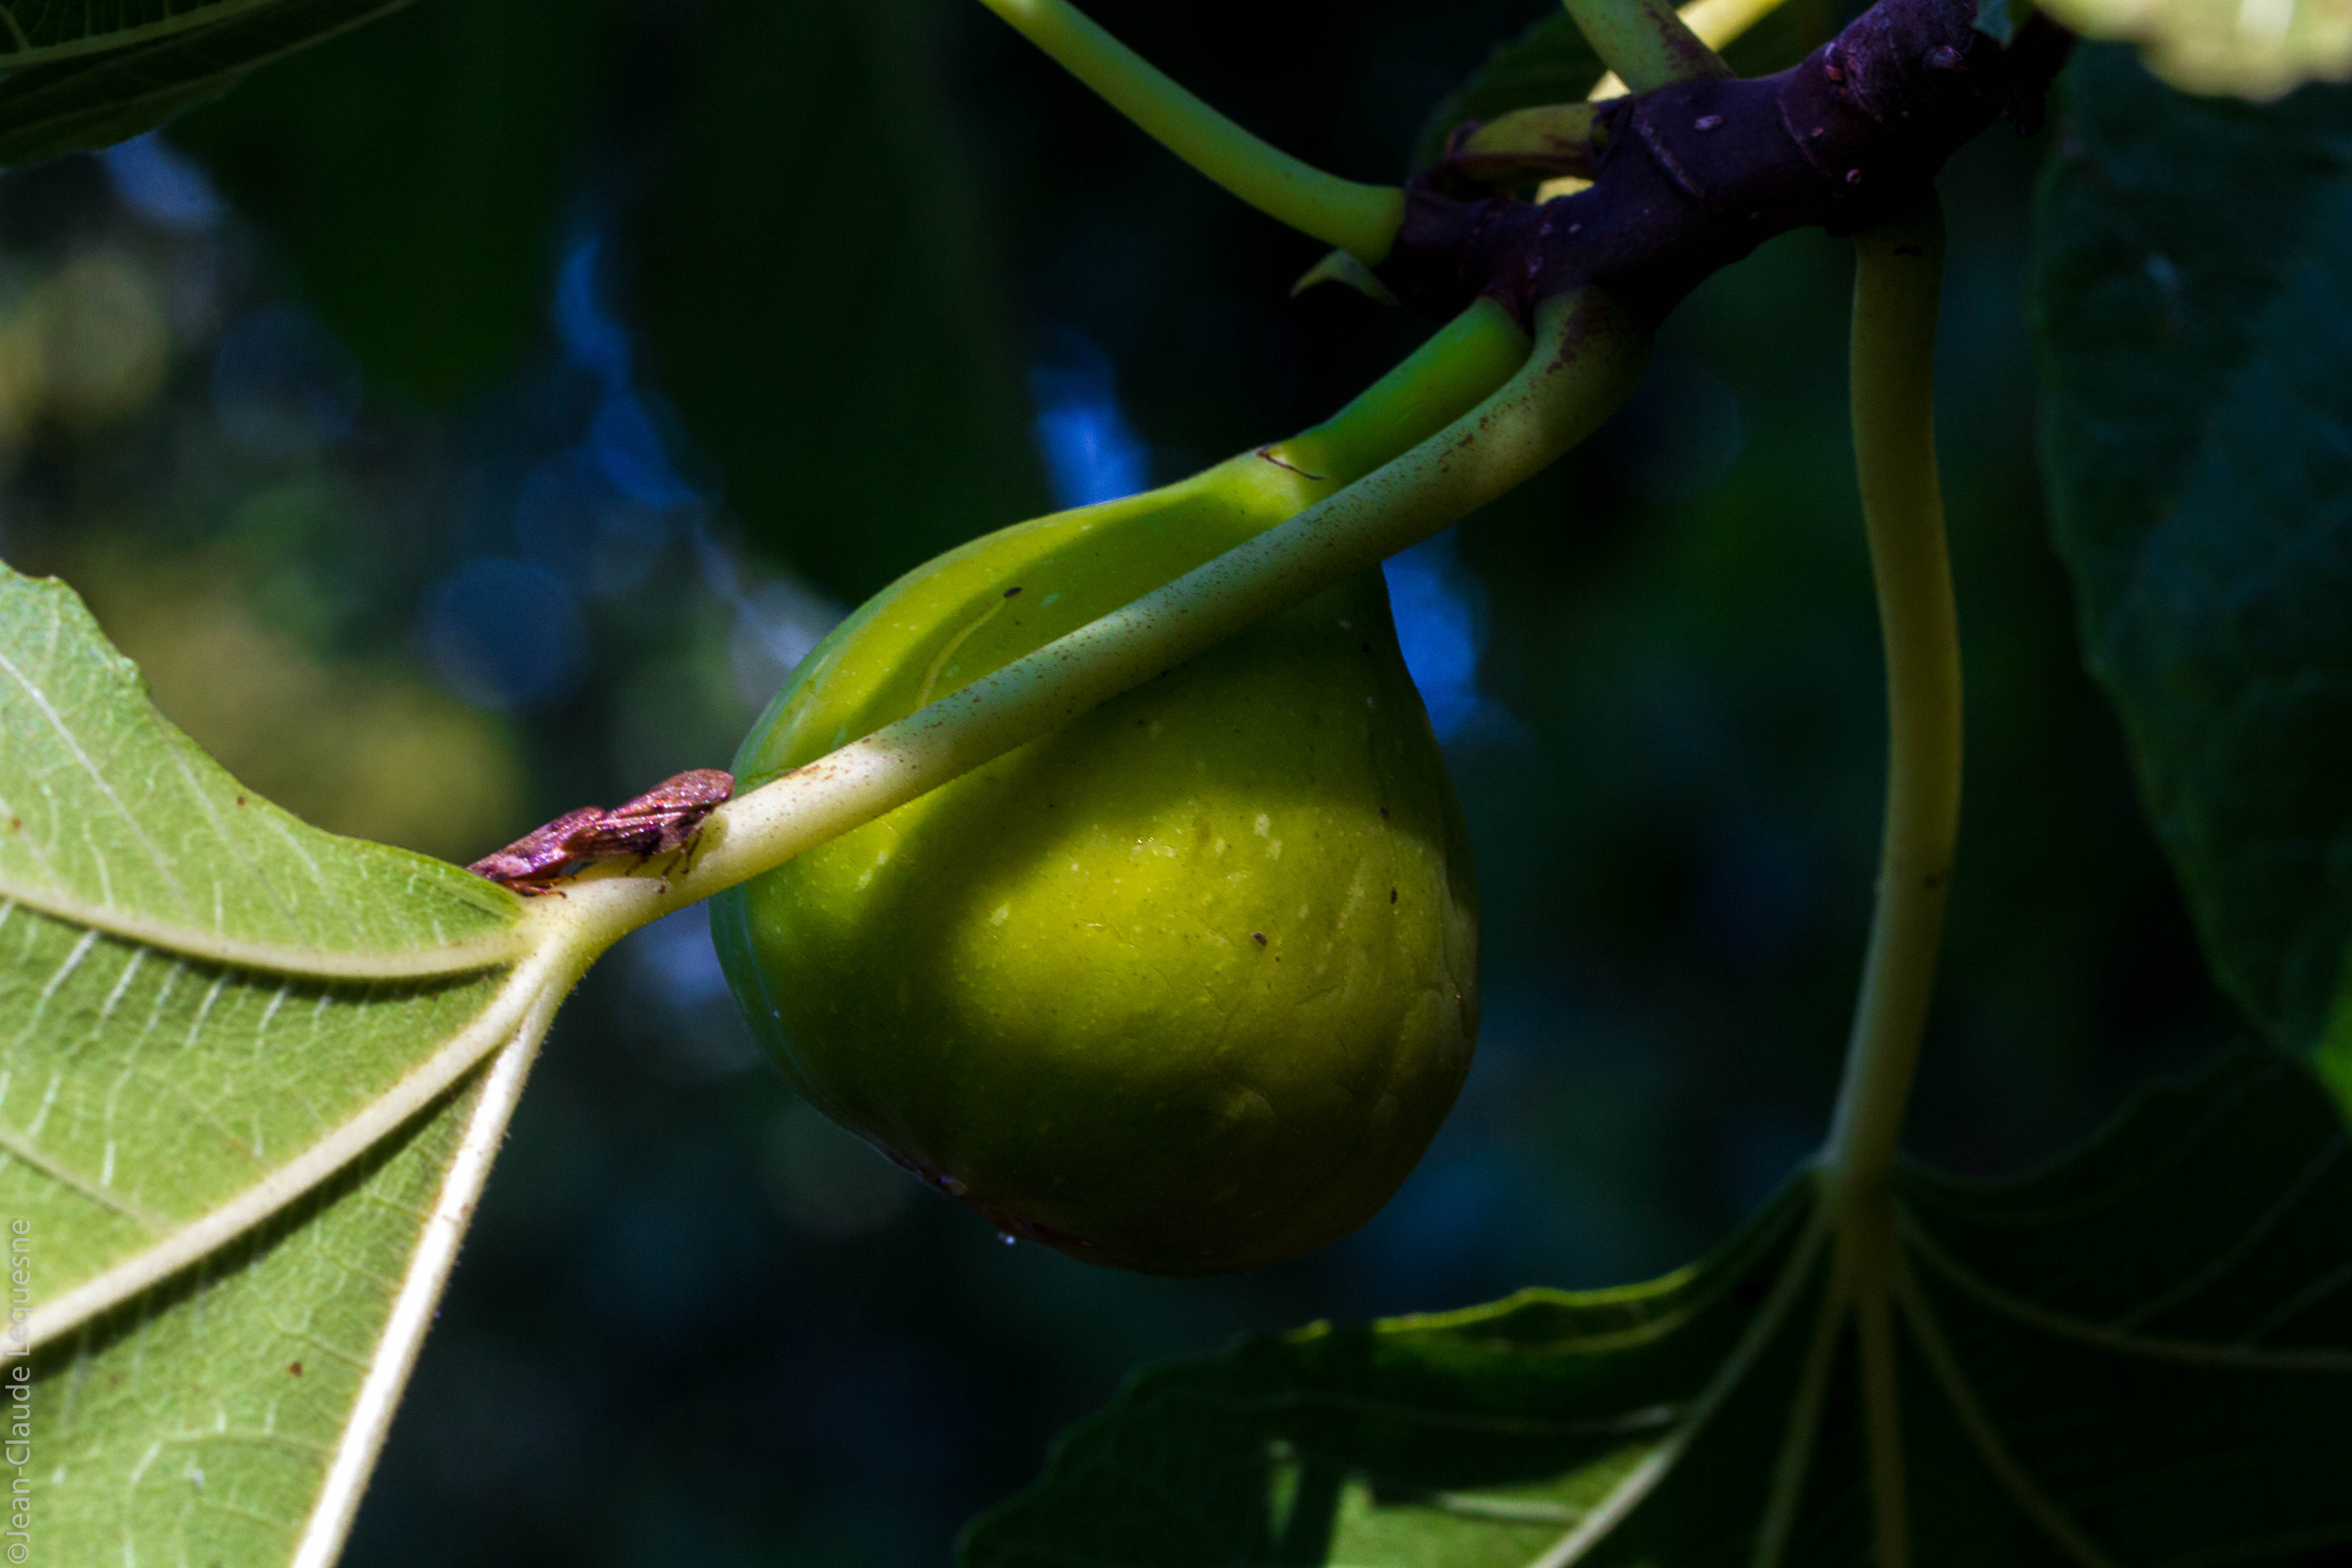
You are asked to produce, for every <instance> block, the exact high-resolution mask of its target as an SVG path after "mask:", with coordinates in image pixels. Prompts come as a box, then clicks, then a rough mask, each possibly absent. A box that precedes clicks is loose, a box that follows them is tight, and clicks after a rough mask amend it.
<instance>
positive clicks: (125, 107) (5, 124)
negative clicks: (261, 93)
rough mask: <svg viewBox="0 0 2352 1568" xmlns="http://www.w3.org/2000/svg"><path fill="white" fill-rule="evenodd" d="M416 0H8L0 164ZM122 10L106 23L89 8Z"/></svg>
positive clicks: (221, 84) (108, 13)
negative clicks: (64, 0)
mask: <svg viewBox="0 0 2352 1568" xmlns="http://www.w3.org/2000/svg"><path fill="white" fill-rule="evenodd" d="M407 3H408V0H209V3H208V4H205V5H179V6H176V7H173V6H167V5H163V4H161V3H154V4H149V5H129V6H124V7H121V8H117V7H112V6H100V5H90V4H87V3H85V4H80V5H58V4H42V3H40V0H18V3H17V4H16V5H14V6H13V7H11V6H8V5H5V4H0V11H5V12H6V13H7V14H9V15H10V16H13V17H14V18H15V20H16V26H17V29H18V30H19V31H20V32H22V33H23V34H24V35H25V37H27V38H29V39H30V40H31V42H32V44H33V45H34V46H35V47H32V48H30V49H27V48H26V47H24V46H23V45H22V44H20V43H19V42H18V41H17V38H16V36H15V35H13V34H10V33H8V31H7V30H6V29H5V27H0V70H5V75H0V164H15V163H36V162H37V161H39V160H41V159H43V158H49V157H54V156H56V155H57V154H58V153H68V152H71V151H73V150H75V149H76V148H81V147H103V146H107V145H109V144H110V143H112V142H120V141H122V140H124V139H125V138H127V137H131V136H135V135H137V134H139V133H140V132H142V131H148V130H152V128H154V127H155V126H157V125H160V124H162V123H163V121H166V120H168V119H170V118H171V117H172V116H173V115H174V114H176V113H178V112H179V111H180V110H184V109H186V108H189V107H191V106H192V105H194V104H198V103H202V102H204V101H205V100H207V99H210V98H214V97H216V96H218V95H219V94H221V93H223V92H226V91H227V90H228V89H230V88H232V87H234V86H236V84H237V82H238V81H240V80H242V79H244V77H245V75H246V73H247V72H248V71H250V70H252V69H254V68H256V67H258V66H262V65H266V64H268V62H270V61H271V60H274V59H277V58H279V57H281V56H284V55H287V54H290V53H292V52H293V51H295V50H297V49H299V48H302V47H306V46H308V45H310V44H314V43H317V42H319V41H320V39H322V38H327V37H332V36H334V35H335V34H337V33H340V32H341V31H343V30H344V29H345V28H348V27H353V26H358V25H360V24H361V23H362V22H365V21H367V20H369V19H371V18H372V17H374V16H381V15H383V13H385V12H387V11H391V10H395V9H397V8H399V7H400V6H402V5H406V4H407ZM92 16H105V17H110V18H112V17H120V18H121V26H96V25H94V24H93V23H91V22H90V21H89V18H90V17H92Z"/></svg>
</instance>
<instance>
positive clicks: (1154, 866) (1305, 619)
mask: <svg viewBox="0 0 2352 1568" xmlns="http://www.w3.org/2000/svg"><path fill="white" fill-rule="evenodd" d="M1256 460H1257V459H1255V458H1237V459H1235V460H1234V464H1229V465H1226V466H1225V467H1224V468H1220V469H1212V470H1210V471H1209V472H1208V473H1207V474H1204V475H1202V476H1200V478H1199V479H1195V480H1192V481H1189V482H1188V485H1186V486H1179V487H1173V488H1172V489H1171V490H1167V491H1161V492H1158V493H1157V494H1155V495H1151V496H1145V497H1139V498H1136V499H1135V500H1133V501H1127V502H1114V503H1111V504H1110V505H1108V506H1104V507H1096V508H1090V509H1087V510H1081V511H1077V512H1071V513H1064V514H1061V515H1058V516H1055V517H1049V518H1045V519H1042V520H1040V521H1035V522H1031V523H1025V524H1022V525H1020V526H1017V527H1014V528H1011V529H1007V530H1005V531H1003V532H1000V533H996V534H993V535H991V536H989V537H987V538H985V539H982V540H980V541H977V542H974V543H973V544H971V545H968V546H966V547H964V548H963V549H961V550H959V551H957V552H952V553H951V554H950V555H947V556H943V557H941V558H940V560H938V561H936V562H934V563H930V564H929V565H927V566H925V567H922V568H919V570H917V571H916V572H914V573H912V574H909V575H908V576H907V577H906V578H903V579H901V580H900V581H899V582H898V583H897V584H893V585H892V586H891V587H889V588H887V589H886V590H885V591H884V592H883V593H882V594H880V595H877V597H876V598H875V599H873V600H872V601H870V602H868V603H867V604H866V605H865V606H864V607H863V608H862V609H860V610H859V611H858V612H857V613H856V615H855V616H852V617H851V619H850V620H848V621H847V622H845V624H844V625H843V626H841V627H840V628H839V629H838V630H836V631H835V633H834V635H833V636H832V637H830V638H828V639H827V640H826V641H825V642H824V644H823V645H821V646H820V647H818V648H817V649H816V650H815V651H814V653H812V654H811V655H810V657H809V658H808V659H807V660H806V661H805V662H804V663H803V665H802V666H801V668H800V669H799V670H798V671H797V672H796V674H795V676H794V679H793V680H792V681H791V682H790V683H789V684H788V686H787V688H786V689H785V690H784V691H783V692H782V694H781V695H780V696H779V698H778V699H777V700H776V702H775V703H774V704H773V705H772V707H771V709H770V710H769V711H768V713H767V714H766V715H765V716H764V717H763V718H762V719H761V721H760V723H759V724H758V725H757V727H755V728H754V729H753V731H751V735H750V737H749V738H748V739H747V740H746V741H745V742H744V743H743V747H742V750H741V752H740V753H739V754H738V756H737V758H736V762H735V772H736V773H737V775H738V777H739V778H740V779H741V780H742V787H743V788H745V789H750V788H752V787H755V786H756V785H757V784H759V783H761V781H763V780H765V779H767V778H772V777H773V776H775V775H776V774H778V773H783V772H786V771H788V770H790V769H792V768H794V767H797V766H799V765H801V764H802V763H807V762H810V761H812V760H814V758H816V757H818V756H821V755H823V754H824V752H827V751H829V750H832V749H833V748H834V747H835V746H838V745H840V744H842V743H844V742H846V741H849V740H852V739H855V738H856V737H857V736H860V735H863V734H865V733H867V732H868V731H872V730H874V729H876V728H877V727H878V726H880V725H882V724H884V723H887V722H889V721H892V720H895V719H898V718H899V717H902V716H903V715H905V714H907V713H909V712H911V711H913V710H915V709H917V708H919V707H921V706H922V705H923V704H925V703H926V702H929V701H930V700H934V699H936V698H938V697H940V696H943V695H945V694H946V693H948V692H950V691H952V690H954V689H958V688H959V687H961V686H962V685H964V684H967V683H969V682H970V681H971V680H974V679H979V678H980V677H981V676H982V675H984V674H987V673H988V672H990V671H992V670H993V669H996V668H1001V667H1002V666H1003V665H1004V664H1007V663H1010V662H1011V661H1012V660H1013V659H1014V658H1019V657H1021V656H1022V655H1023V654H1025V653H1027V652H1029V651H1031V650H1032V649H1034V648H1035V647H1039V646H1042V645H1043V644H1044V643H1045V642H1047V641H1050V640H1051V639H1052V638H1054V637H1058V636H1060V635H1062V634H1063V633H1064V632H1066V631H1068V630H1070V629H1072V628H1073V627H1075V626H1079V625H1082V624H1084V623H1085V622H1086V621H1088V620H1091V619H1093V618H1094V617H1095V616H1098V615H1101V614H1104V613H1106V612H1108V611H1109V610H1111V609H1114V608H1116V607H1117V606H1118V605H1121V604H1124V603H1126V602H1127V601H1128V600H1129V599H1131V598H1133V597H1134V596H1136V595H1138V594H1139V593H1141V592H1143V591H1145V590H1147V589H1149V588H1150V587H1152V586H1154V585H1156V584H1158V583H1160V582H1164V581H1166V580H1168V579H1170V578H1171V577H1173V576H1175V575H1177V574H1180V573H1181V572H1182V571H1184V570H1186V569H1188V568H1189V567H1190V566H1191V565H1192V564H1195V563H1197V562H1199V561H1202V560H1206V559H1208V558H1209V557H1210V556H1212V555H1214V554H1216V553H1218V552H1221V551H1222V550H1223V549H1225V548H1227V547H1228V546H1230V545H1231V544H1232V543H1234V542H1238V540H1239V539H1240V538H1242V537H1245V536H1246V535H1247V534H1248V533H1249V532H1252V531H1255V530H1256V528H1258V527H1260V526H1263V519H1262V517H1261V516H1260V515H1259V513H1260V510H1261V509H1259V508H1256V507H1253V506H1251V505H1249V504H1246V499H1245V492H1246V490H1247V489H1248V485H1249V483H1251V482H1254V477H1253V476H1252V475H1250V474H1249V473H1248V472H1247V470H1246V468H1240V469H1238V470H1237V469H1236V465H1246V464H1249V463H1251V462H1253V461H1256ZM1237 495H1240V496H1243V497H1244V500H1243V501H1242V502H1240V503H1238V504H1237V503H1236V500H1235V498H1236V496H1237ZM1291 504H1295V503H1291ZM1282 510H1288V507H1287V506H1285V507H1283V508H1282ZM712 926H713V931H714V933H715V935H716V938H717V942H718V946H719V955H720V958H721V960H722V961H723V963H724V964H725V967H726V972H727V975H728V979H729V981H730V984H731V985H732V986H733V989H734V992H735V994H736V996H737V998H738V999H739V1001H740V1003H741V1004H742V1005H743V1008H744V1010H745V1012H746V1014H747V1016H749V1018H750V1020H751V1026H752V1028H753V1030H754V1032H755V1033H756V1034H757V1035H758V1036H759V1037H760V1039H761V1042H762V1044H763V1045H764V1046H765V1047H767V1049H768V1050H769V1051H770V1052H771V1053H772V1055H773V1056H774V1058H775V1059H776V1060H777V1062H778V1063H779V1064H781V1065H782V1068H783V1069H784V1072H785V1073H786V1075H787V1076H788V1077H789V1078H790V1079H792V1081H793V1084H794V1086H795V1087H797V1088H798V1089H799V1090H800V1091H801V1093H802V1094H803V1096H805V1097H806V1098H807V1099H808V1100H809V1101H810V1102H811V1103H812V1104H814V1105H815V1106H816V1107H817V1108H818V1109H819V1110H823V1111H824V1112H825V1113H826V1114H827V1115H829V1116H831V1117H832V1118H833V1119H834V1120H835V1121H839V1122H840V1123H842V1124H843V1125H844V1126H845V1127H847V1128H849V1129H851V1130H852V1131H856V1132H858V1133H860V1134H861V1135H863V1136H864V1137H866V1139H867V1140H868V1141H870V1142H873V1143H875V1144H876V1145H877V1147H879V1148H880V1149H881V1150H883V1152H886V1153H887V1154H889V1155H890V1156H891V1157H892V1158H893V1159H895V1160H897V1161H898V1162H899V1163H901V1164H903V1165H905V1166H907V1167H908V1169H910V1170H912V1171H914V1172H915V1173H918V1174H919V1175H920V1176H921V1177H922V1178H923V1179H924V1180H926V1181H928V1182H930V1183H932V1184H935V1185H936V1186H938V1187H940V1189H942V1190H943V1191H945V1192H947V1193H950V1194H953V1195H955V1196H957V1197H959V1198H961V1199H962V1200H963V1201H964V1202H965V1203H967V1204H969V1205H971V1207H973V1208H974V1209H976V1210H978V1211H979V1212H980V1213H981V1214H982V1215H985V1216H986V1217H987V1218H988V1219H989V1220H990V1221H991V1222H992V1223H993V1224H995V1225H996V1226H998V1227H999V1228H1001V1229H1003V1231H1005V1232H1006V1233H1008V1234H1011V1235H1018V1236H1022V1237H1030V1238H1032V1239H1034V1240H1037V1241H1041V1242H1044V1243H1046V1244H1047V1245H1050V1246H1053V1247H1059V1248H1061V1249H1062V1250H1064V1251H1066V1252H1068V1253H1070V1254H1072V1255H1073V1256H1075V1257H1077V1258H1084V1259H1087V1261H1089V1262H1094V1263H1100V1264H1106V1265H1113V1266H1118V1267H1121V1268H1134V1269H1140V1270H1144V1271H1147V1272H1152V1273H1163V1274H1207V1273H1218V1272H1224V1271H1229V1270H1234V1269H1243V1268H1256V1267H1258V1266H1261V1265H1264V1264H1267V1263H1272V1262H1276V1261H1277V1260H1279V1259H1282V1258H1289V1257H1292V1256H1295V1255H1297V1254H1298V1253H1300V1252H1304V1251H1306V1250H1307V1249H1309V1248H1312V1247H1318V1246H1321V1245H1322V1244H1324V1243H1326V1242H1328V1241H1331V1240H1333V1239H1335V1238H1337V1237H1339V1236H1341V1235H1344V1234H1345V1233H1346V1232H1348V1231H1349V1230H1350V1229H1352V1228H1354V1227H1355V1226H1358V1225H1359V1224H1360V1223H1362V1222H1363V1221H1364V1220H1365V1219H1367V1218H1369V1217H1370V1215H1372V1214H1373V1213H1374V1212H1375V1211H1377V1210H1378V1209H1379V1208H1380V1207H1381V1205H1382V1204H1384V1203H1385V1202H1387V1201H1388V1199H1389V1197H1390V1195H1391V1194H1392V1193H1394V1192H1395V1190H1396V1188H1397V1185H1398V1184H1400V1183H1401V1182H1402V1181H1403V1179H1404V1177H1405V1175H1406V1174H1407V1173H1409V1172H1410V1171H1411V1170H1412V1166H1413V1164H1414V1163H1416V1162H1417V1161H1418V1160H1419V1159H1420V1157H1421V1154H1422V1152H1423V1150H1424V1149H1425V1148H1426V1147H1427V1146H1428V1143H1429V1140H1430V1138H1431V1136H1432V1134H1433V1133H1434V1132H1435V1131H1436V1129H1437V1126H1438V1123H1439V1122H1440V1121H1442V1120H1443V1119H1444V1115H1445V1112H1446V1110H1448V1108H1449V1107H1450V1106H1451V1105H1452V1104H1453V1101H1454V1094H1455V1092H1456V1090H1457V1089H1459V1088H1460V1087H1461V1083H1462V1079H1463V1075H1464V1074H1465V1072H1466V1071H1467V1070H1468V1068H1469V1063H1470V1056H1471V1050H1472V1046H1473V1042H1474V1038H1475V1034H1476V1026H1477V1012H1478V993H1477V916H1476V907H1475V889H1474V887H1473V883H1472V876H1471V863H1470V854H1469V848H1468V845H1467V843H1466V841H1465V835H1464V830H1463V825H1462V817H1461V811H1460V807H1459V805H1457V803H1456V801H1455V799H1454V792H1453V786H1452V784H1451V782H1450V780H1449V779H1448V777H1447V774H1446V772H1445V766H1444V760H1443V759H1442V758H1441V756H1440V755H1439V752H1438V749H1437V745H1436V742H1435V739H1434V738H1433V735H1432V734H1431V731H1430V727H1429V721H1428V718H1427V715H1426V714H1425V713H1424V712H1423V709H1422V705H1421V700H1420V698H1419V695H1418V694H1417V693H1416V692H1415V690H1414V689H1413V685H1412V679H1411V678H1410V676H1409V675H1408V674H1407V673H1406V670H1405V667H1404V661H1403V659H1402V656H1401V655H1400V653H1399V651H1398V648H1397V642H1396V633H1395V628H1394V626H1393V624H1392V622H1391V618H1390V613H1389V605H1388V595H1387V592H1386V588H1385V585H1384V584H1383V583H1382V581H1381V576H1380V574H1378V573H1377V572H1375V573H1370V574H1365V575H1363V576H1360V577H1358V578H1356V579H1354V580H1352V581H1350V582H1349V583H1347V584H1342V585H1341V586H1340V587H1339V588H1336V589H1334V590H1332V591H1330V592H1328V593H1327V594H1324V595H1321V596H1320V597H1318V598H1316V599H1314V600H1311V601H1309V602H1307V604H1305V605H1300V606H1298V607H1297V609H1294V610H1292V611H1290V612H1288V613H1286V614H1285V615H1282V616H1276V617H1275V618H1274V619H1272V620H1269V621H1266V622H1265V623H1262V624H1261V625H1259V626H1255V627H1254V628H1252V629H1251V630H1249V631H1247V632H1245V633H1244V634H1242V635H1241V636H1239V637H1234V638H1233V639H1231V640H1230V641H1228V642H1226V643H1224V644H1223V645H1221V646H1220V647H1216V648H1214V649H1213V650H1212V651H1211V652H1210V653H1208V654H1206V655H1204V656H1202V657H1201V658H1196V659H1194V660H1192V662H1191V663H1189V664H1187V665H1185V666H1183V667H1181V668H1178V669H1175V670H1172V671H1171V672H1169V673H1168V674H1166V675H1164V676H1161V677H1160V678H1159V679H1156V680H1153V681H1151V682H1150V683H1148V684H1147V685H1145V686H1143V687H1141V688H1139V689H1136V690H1133V691H1131V692H1129V693H1128V694H1127V695H1126V696H1124V697H1121V698H1118V699H1117V700H1113V701H1111V702H1108V703H1107V704H1105V705H1104V706H1102V707H1100V708H1098V709H1097V710H1094V711H1093V712H1091V713H1088V714H1087V715H1085V716H1083V717H1081V718H1079V719H1078V720H1076V721H1074V722H1072V723H1071V724H1069V725H1068V726H1066V728H1064V729H1062V730H1060V731H1056V732H1055V733H1054V734H1051V735H1048V736H1046V737H1045V738H1043V739H1041V740H1038V741H1035V742H1031V743H1030V744H1028V745H1026V746H1024V747H1022V748H1020V749H1019V750H1017V751H1014V752H1010V753H1008V754H1006V755H1005V756H1003V757H1000V758H998V759H997V760H996V761H995V762H993V763H989V764H987V765H985V766H983V767H981V768H979V769H977V770H975V771H974V772H972V773H967V774H965V775H964V776H963V777H961V778H960V779H958V780H957V781H955V782H954V783H952V784H949V785H947V786H946V787H944V788H941V789H939V790H937V791H934V792H933V793H931V794H929V795H925V796H923V797H921V798H920V799H918V800H915V801H912V802H909V803H908V805H903V806H900V807H898V809H897V810H895V811H893V812H891V813H890V814H889V815H887V816H884V817H882V818H880V819H878V820H877V821H875V822H872V823H869V824H868V825H866V826H864V827H862V828H859V829H857V830H856V831H855V832H852V833H849V834H846V835H844V836H843V837H839V838H836V839H834V840H832V841H830V842H828V843H826V844H824V845H822V846H820V847H817V848H815V849H814V850H811V851H809V852H807V853H805V854H803V855H802V856H800V857H799V858H796V859H793V860H792V861H790V862H787V863H786V864H784V865H782V866H781V867H778V868H776V869H774V870H772V871H770V872H767V873H765V874H763V875H761V876H760V877H758V878H756V879H753V880H751V882H749V883H747V884H745V885H743V886H742V887H740V888H738V889H730V891H729V892H727V893H724V894H722V895H720V896H719V899H718V900H717V901H716V902H715V903H714V906H713V915H712Z"/></svg>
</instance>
